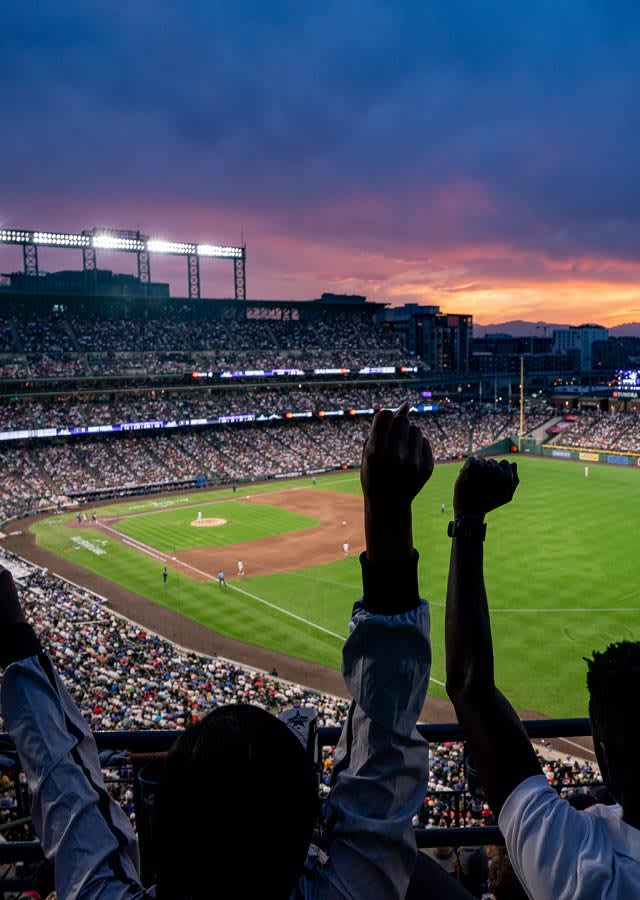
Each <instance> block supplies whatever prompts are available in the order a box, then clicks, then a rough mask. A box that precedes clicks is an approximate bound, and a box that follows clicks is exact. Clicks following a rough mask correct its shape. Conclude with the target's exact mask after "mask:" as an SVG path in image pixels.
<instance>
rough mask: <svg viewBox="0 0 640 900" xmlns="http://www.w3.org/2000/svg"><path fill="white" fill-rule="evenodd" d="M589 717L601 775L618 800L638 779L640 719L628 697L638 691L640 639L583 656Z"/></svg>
mask: <svg viewBox="0 0 640 900" xmlns="http://www.w3.org/2000/svg"><path fill="white" fill-rule="evenodd" d="M585 661H586V663H587V667H588V671H587V687H588V689H589V717H590V719H591V733H592V736H593V744H594V748H595V751H596V756H597V758H598V763H599V765H600V771H601V773H602V777H603V779H604V781H605V783H606V785H607V787H608V788H609V790H610V791H611V793H612V794H613V796H614V797H615V798H616V800H617V801H618V802H619V803H622V804H623V805H624V795H625V793H626V792H628V790H629V789H631V788H632V786H634V785H635V783H636V781H637V751H638V738H639V737H640V723H639V721H638V717H637V716H636V715H635V713H634V710H633V708H632V705H631V704H630V702H629V698H633V697H637V696H638V694H639V693H640V643H639V642H637V641H621V642H620V643H617V644H610V645H609V646H608V647H607V649H606V650H604V651H603V652H602V653H599V652H594V653H593V658H592V659H586V660H585Z"/></svg>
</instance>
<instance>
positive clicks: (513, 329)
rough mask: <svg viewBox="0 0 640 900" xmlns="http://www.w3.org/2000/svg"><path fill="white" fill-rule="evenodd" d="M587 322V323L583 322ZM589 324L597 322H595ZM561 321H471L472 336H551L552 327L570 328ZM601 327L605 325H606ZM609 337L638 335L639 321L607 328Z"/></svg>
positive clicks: (639, 335) (639, 334) (639, 333)
mask: <svg viewBox="0 0 640 900" xmlns="http://www.w3.org/2000/svg"><path fill="white" fill-rule="evenodd" d="M584 324H587V323H584ZM590 324H596V325H597V324H599V323H597V322H595V323H590ZM570 327H571V326H570V325H569V324H567V323H561V322H544V321H538V322H530V321H527V320H526V319H512V320H511V321H509V322H492V323H490V324H487V325H480V324H478V323H476V322H474V323H473V336H474V337H485V335H487V334H510V335H511V336H512V337H531V336H533V337H551V336H552V335H553V329H554V328H570ZM603 327H605V328H606V327H607V326H606V325H605V326H603ZM608 331H609V336H610V337H615V338H619V337H640V322H623V323H622V324H621V325H613V326H611V328H608Z"/></svg>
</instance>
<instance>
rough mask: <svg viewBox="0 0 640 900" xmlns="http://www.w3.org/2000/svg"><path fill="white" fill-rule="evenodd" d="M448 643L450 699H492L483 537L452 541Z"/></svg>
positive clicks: (490, 644)
mask: <svg viewBox="0 0 640 900" xmlns="http://www.w3.org/2000/svg"><path fill="white" fill-rule="evenodd" d="M445 644H446V659H447V692H448V693H449V696H450V697H451V700H452V701H453V702H454V703H463V702H469V701H470V700H472V699H476V700H478V699H480V698H481V697H483V698H485V699H487V698H490V697H491V694H492V692H493V691H494V689H495V685H494V673H493V645H492V640H491V624H490V620H489V608H488V605H487V594H486V590H485V584H484V543H483V541H482V540H481V539H480V538H454V539H453V540H452V542H451V558H450V564H449V580H448V584H447V607H446V615H445Z"/></svg>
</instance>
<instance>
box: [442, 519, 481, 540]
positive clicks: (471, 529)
mask: <svg viewBox="0 0 640 900" xmlns="http://www.w3.org/2000/svg"><path fill="white" fill-rule="evenodd" d="M486 533H487V523H486V522H484V521H483V519H482V517H481V516H458V518H457V519H453V520H452V521H451V522H449V525H448V527H447V534H448V535H449V537H450V538H463V539H467V540H468V539H474V538H475V539H476V540H481V541H483V540H484V538H485V535H486Z"/></svg>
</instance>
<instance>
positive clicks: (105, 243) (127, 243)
mask: <svg viewBox="0 0 640 900" xmlns="http://www.w3.org/2000/svg"><path fill="white" fill-rule="evenodd" d="M92 244H93V247H94V249H95V250H130V251H132V252H134V253H135V252H144V250H145V249H146V248H145V245H144V241H140V240H137V239H136V238H124V237H117V236H116V235H114V234H95V235H94V236H93V240H92Z"/></svg>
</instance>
